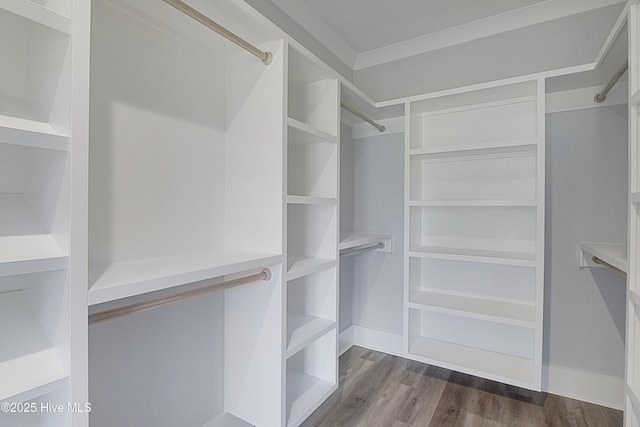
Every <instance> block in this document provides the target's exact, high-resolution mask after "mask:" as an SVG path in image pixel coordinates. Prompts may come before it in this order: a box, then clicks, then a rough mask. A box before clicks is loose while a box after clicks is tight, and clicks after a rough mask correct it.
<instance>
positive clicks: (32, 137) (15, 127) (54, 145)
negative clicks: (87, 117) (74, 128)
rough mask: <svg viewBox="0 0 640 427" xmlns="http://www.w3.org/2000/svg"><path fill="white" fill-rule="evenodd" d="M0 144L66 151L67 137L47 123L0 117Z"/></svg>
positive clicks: (67, 146)
mask: <svg viewBox="0 0 640 427" xmlns="http://www.w3.org/2000/svg"><path fill="white" fill-rule="evenodd" d="M0 143H3V144H15V145H22V146H25V147H35V148H47V149H50V150H61V151H66V150H68V148H69V137H68V136H67V135H64V134H61V133H59V132H57V131H56V130H55V129H53V128H52V127H51V125H49V124H48V123H44V122H38V121H35V120H29V119H21V118H17V117H11V116H3V115H0Z"/></svg>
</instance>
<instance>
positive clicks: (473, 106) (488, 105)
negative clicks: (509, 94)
mask: <svg viewBox="0 0 640 427" xmlns="http://www.w3.org/2000/svg"><path fill="white" fill-rule="evenodd" d="M535 101H536V96H535V95H527V96H520V97H517V98H506V99H500V100H497V101H490V102H482V103H478V104H470V105H464V106H460V107H451V108H443V109H440V110H433V111H424V112H419V113H417V115H418V116H419V117H433V116H440V115H445V114H454V113H460V112H463V111H473V110H482V109H485V108H494V107H501V106H504V105H514V104H522V103H525V102H535Z"/></svg>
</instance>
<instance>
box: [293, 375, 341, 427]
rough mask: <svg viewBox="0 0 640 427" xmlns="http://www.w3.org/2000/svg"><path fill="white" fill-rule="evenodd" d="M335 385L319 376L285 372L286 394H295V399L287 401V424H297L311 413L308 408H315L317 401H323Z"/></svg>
mask: <svg viewBox="0 0 640 427" xmlns="http://www.w3.org/2000/svg"><path fill="white" fill-rule="evenodd" d="M336 388H337V385H335V384H332V383H330V382H328V381H324V380H322V379H320V378H317V377H314V376H312V375H308V374H305V373H302V372H289V373H288V374H287V395H293V396H296V399H295V400H293V401H291V402H287V407H288V408H289V413H288V416H287V426H297V425H300V424H301V423H302V421H304V419H305V418H306V417H307V416H309V415H310V414H311V411H310V409H311V408H316V407H317V406H318V405H319V402H323V401H324V400H325V399H326V398H327V397H329V395H330V394H331V393H333V391H334V390H335V389H336Z"/></svg>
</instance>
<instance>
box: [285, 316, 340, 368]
mask: <svg viewBox="0 0 640 427" xmlns="http://www.w3.org/2000/svg"><path fill="white" fill-rule="evenodd" d="M335 327H336V322H335V321H333V320H331V319H323V318H321V317H316V316H310V315H305V314H289V315H288V316H287V330H288V331H289V337H288V340H287V342H288V345H287V354H286V357H287V358H289V357H291V356H293V355H294V354H296V353H297V352H299V351H300V350H302V349H304V348H305V347H306V346H307V345H308V344H310V343H312V342H313V341H315V340H316V339H318V338H320V337H321V336H323V335H324V334H326V333H327V332H329V331H330V330H332V329H334V328H335Z"/></svg>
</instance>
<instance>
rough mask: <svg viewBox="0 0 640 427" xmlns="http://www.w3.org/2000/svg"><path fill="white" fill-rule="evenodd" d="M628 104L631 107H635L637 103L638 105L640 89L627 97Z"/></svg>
mask: <svg viewBox="0 0 640 427" xmlns="http://www.w3.org/2000/svg"><path fill="white" fill-rule="evenodd" d="M629 105H631V106H633V107H637V106H638V105H640V90H637V91H635V92H634V94H633V95H631V98H630V99H629Z"/></svg>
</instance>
